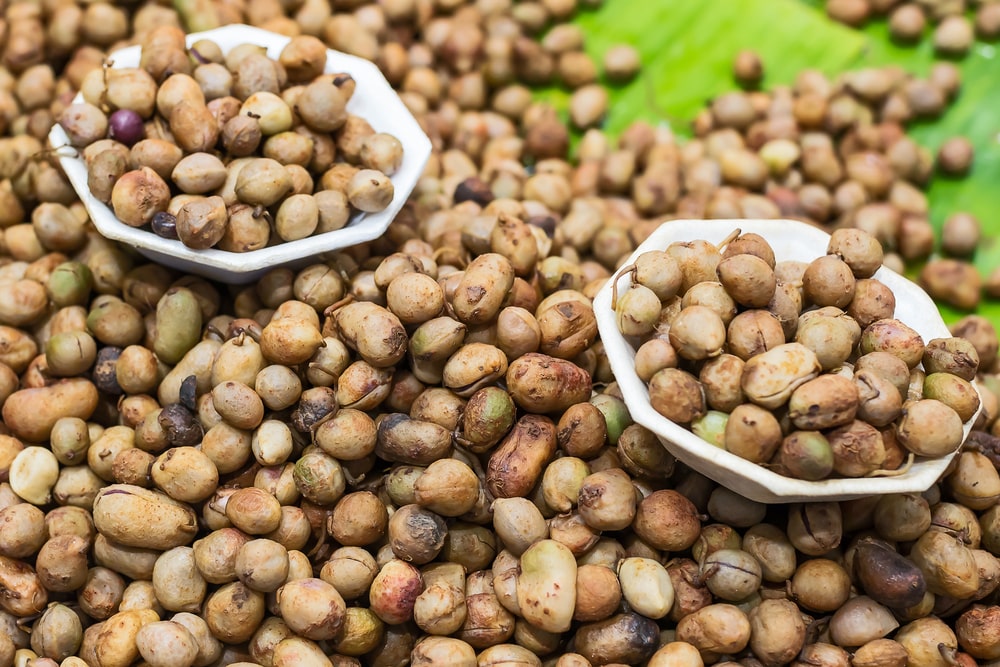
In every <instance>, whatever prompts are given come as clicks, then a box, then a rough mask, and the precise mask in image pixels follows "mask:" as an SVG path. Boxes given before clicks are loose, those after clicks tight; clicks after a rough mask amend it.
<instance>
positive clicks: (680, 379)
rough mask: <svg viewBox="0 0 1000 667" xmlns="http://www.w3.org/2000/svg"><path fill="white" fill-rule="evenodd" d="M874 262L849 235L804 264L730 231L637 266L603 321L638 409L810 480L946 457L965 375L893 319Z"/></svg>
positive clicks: (954, 444)
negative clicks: (626, 352)
mask: <svg viewBox="0 0 1000 667" xmlns="http://www.w3.org/2000/svg"><path fill="white" fill-rule="evenodd" d="M881 264H882V246H881V244H879V243H878V241H877V240H876V239H875V238H874V237H872V236H871V235H869V234H868V233H867V232H864V231H861V230H859V229H840V230H837V231H835V232H834V233H833V235H832V236H831V238H830V242H829V245H828V247H827V254H825V255H823V256H822V257H818V258H816V259H815V260H813V261H812V262H808V263H805V262H793V261H788V260H785V261H777V262H776V261H775V256H774V252H773V249H772V248H771V247H770V245H769V244H768V242H767V241H766V240H765V239H763V238H762V237H760V236H758V235H756V234H741V233H740V231H739V230H735V231H734V232H733V233H732V234H730V236H729V237H728V238H727V239H725V240H724V241H723V242H722V243H721V244H720V245H719V246H715V245H713V244H711V243H708V242H706V241H702V240H695V241H689V242H675V243H673V244H671V245H670V246H669V247H668V248H666V250H665V251H657V250H654V251H650V252H647V253H644V254H642V255H640V256H639V257H638V258H637V259H636V261H635V263H634V264H632V265H630V266H628V267H625V268H624V269H623V270H622V272H621V273H620V274H619V277H621V276H622V275H628V276H629V277H630V278H631V283H632V284H631V285H630V286H629V288H628V289H627V290H625V291H624V292H621V293H620V294H616V296H615V299H614V303H613V307H614V309H615V314H616V318H617V322H618V328H619V330H620V331H621V333H622V334H623V335H624V336H625V337H626V339H627V340H628V341H629V342H630V343H632V344H633V346H634V348H635V350H636V355H635V369H636V373H637V374H638V375H639V377H640V378H641V379H642V380H643V381H644V382H646V383H647V387H648V390H649V400H650V404H651V405H652V407H653V408H654V409H655V410H656V411H657V412H658V413H660V414H661V415H663V416H664V417H666V418H667V419H670V420H671V421H674V422H676V423H678V424H681V425H683V426H685V427H687V428H690V429H691V430H692V431H693V432H694V433H695V434H696V435H698V436H699V437H701V438H702V439H703V440H705V441H706V442H707V443H710V444H711V445H714V446H716V447H720V448H722V449H725V450H727V451H728V452H730V453H732V454H734V455H736V456H739V457H741V458H744V459H746V460H748V461H752V462H754V463H758V464H760V465H762V466H765V467H767V468H769V469H771V470H773V471H775V472H778V473H779V474H782V475H785V476H788V477H794V478H798V479H804V480H809V481H817V480H821V479H825V478H827V477H830V476H838V477H864V476H877V475H895V474H901V473H902V472H905V470H906V469H908V467H909V465H910V464H911V463H912V461H913V460H914V458H915V457H917V456H922V457H940V456H945V455H947V454H950V453H952V452H954V451H955V450H956V449H957V448H958V447H959V445H960V444H961V442H962V436H963V425H964V422H966V421H968V420H969V419H971V418H972V417H973V415H975V413H976V411H977V410H978V409H979V400H980V399H979V394H978V392H977V391H976V389H975V387H974V386H973V384H972V379H973V378H974V377H975V368H974V366H977V365H978V364H977V363H974V362H973V360H974V359H975V358H976V357H975V355H973V354H971V353H970V351H969V349H968V348H970V347H971V345H970V344H967V343H966V342H965V341H963V340H962V339H957V338H947V339H935V340H932V341H924V340H923V339H922V338H921V336H920V335H919V334H918V333H917V332H916V331H914V330H913V329H912V328H910V327H909V326H907V325H906V324H905V323H904V322H901V321H899V320H897V319H895V317H894V316H895V303H896V302H895V297H894V295H893V293H892V290H891V289H889V287H888V286H886V285H885V284H884V283H882V282H881V281H880V280H879V279H878V278H876V277H875V275H876V272H877V271H878V269H879V267H880V266H881ZM970 364H972V366H973V367H970Z"/></svg>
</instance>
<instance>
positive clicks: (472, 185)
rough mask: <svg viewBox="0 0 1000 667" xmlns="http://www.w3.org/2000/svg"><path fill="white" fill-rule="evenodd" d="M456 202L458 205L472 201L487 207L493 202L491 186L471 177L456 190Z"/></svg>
mask: <svg viewBox="0 0 1000 667" xmlns="http://www.w3.org/2000/svg"><path fill="white" fill-rule="evenodd" d="M454 200H455V203H456V204H461V203H462V202H464V201H472V202H475V203H477V204H479V205H480V206H486V205H487V204H489V203H490V202H491V201H493V191H492V190H490V186H489V185H487V184H486V183H484V182H483V181H481V180H480V179H478V178H476V177H475V176H470V177H469V178H467V179H465V180H464V181H462V182H461V183H459V184H458V186H457V187H456V188H455V196H454Z"/></svg>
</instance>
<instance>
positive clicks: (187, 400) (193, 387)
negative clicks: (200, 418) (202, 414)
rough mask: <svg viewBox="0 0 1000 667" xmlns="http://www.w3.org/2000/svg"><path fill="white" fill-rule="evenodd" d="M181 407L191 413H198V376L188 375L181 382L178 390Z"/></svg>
mask: <svg viewBox="0 0 1000 667" xmlns="http://www.w3.org/2000/svg"><path fill="white" fill-rule="evenodd" d="M180 399H181V405H183V406H184V407H185V408H187V409H188V410H190V411H191V412H197V411H198V376H197V375H188V376H187V377H186V378H184V381H183V382H181V390H180Z"/></svg>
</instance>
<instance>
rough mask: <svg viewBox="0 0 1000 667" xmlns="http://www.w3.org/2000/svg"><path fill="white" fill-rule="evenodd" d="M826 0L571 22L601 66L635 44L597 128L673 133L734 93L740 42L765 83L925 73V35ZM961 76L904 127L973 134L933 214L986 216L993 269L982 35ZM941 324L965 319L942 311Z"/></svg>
mask: <svg viewBox="0 0 1000 667" xmlns="http://www.w3.org/2000/svg"><path fill="white" fill-rule="evenodd" d="M822 5H823V2H822V0H708V1H703V2H692V1H691V0H657V1H656V2H648V1H647V0H611V1H608V2H605V3H604V5H603V6H602V7H601V8H600V9H598V10H596V11H590V12H582V13H580V14H579V15H578V16H577V18H576V19H575V22H576V23H577V25H579V26H580V27H581V28H583V30H584V32H585V33H586V35H587V45H586V49H587V52H588V53H589V54H590V56H591V57H592V58H593V59H594V61H595V62H597V63H600V62H601V59H602V57H603V55H604V52H605V51H606V50H607V49H608V48H610V47H611V46H613V45H615V44H623V43H625V44H631V45H633V46H635V47H636V48H637V49H639V51H640V53H641V55H642V62H643V69H642V72H641V73H640V75H639V77H638V78H637V79H636V80H635V81H633V82H631V83H630V84H628V85H625V86H619V87H612V89H611V90H612V92H611V99H610V109H609V113H608V117H607V120H606V122H605V125H604V130H605V131H607V132H609V133H610V134H611V135H616V134H618V133H619V132H621V131H622V130H623V129H624V128H625V127H627V126H628V125H629V124H630V123H631V122H633V121H635V120H647V121H650V122H654V123H655V122H668V123H669V124H670V125H671V126H672V127H673V128H674V130H675V131H676V132H677V133H678V134H682V135H686V134H689V130H688V123H689V122H690V120H691V119H692V118H693V117H694V116H695V114H696V113H697V112H698V111H699V110H700V109H701V108H702V107H703V106H704V104H705V102H706V101H707V100H709V99H711V98H712V97H715V96H717V95H719V94H721V93H723V92H726V91H728V90H733V89H735V84H734V82H733V80H732V75H731V70H730V67H731V63H732V60H733V58H734V56H735V55H736V53H738V52H739V51H740V50H741V49H744V48H750V49H753V50H755V51H756V52H757V53H758V54H760V56H761V58H762V60H763V62H764V67H765V80H764V86H765V87H769V86H774V85H777V84H788V83H791V82H792V81H793V80H794V78H795V76H796V74H798V72H800V71H801V70H803V69H807V68H814V69H819V70H821V71H823V72H825V73H827V74H836V73H839V72H843V71H847V70H851V69H856V68H859V67H866V66H878V65H888V64H894V65H900V66H902V67H904V68H906V69H907V70H909V71H911V72H914V73H916V74H920V75H923V74H926V73H927V72H928V71H929V69H930V67H931V65H932V64H933V63H934V62H935V57H934V52H933V47H932V45H931V43H930V39H929V36H930V35H929V34H928V39H926V40H924V41H922V42H921V43H920V44H919V45H917V46H915V47H906V46H898V45H896V44H893V43H892V41H891V40H890V39H889V36H888V29H887V26H886V23H885V21H884V20H882V19H877V20H875V21H873V22H871V23H870V24H869V25H868V26H866V27H865V28H864V29H863V30H860V31H859V30H853V29H851V28H848V27H846V26H842V25H840V24H837V23H835V22H833V21H831V20H829V19H828V18H826V16H825V15H824V13H823V10H822ZM957 64H958V65H959V66H960V69H961V72H962V78H963V85H962V90H961V93H960V95H959V98H958V100H957V102H956V103H955V104H954V105H953V106H952V107H951V108H950V109H949V110H948V112H947V113H946V114H945V115H944V116H943V117H942V118H941V119H939V120H938V121H936V122H933V123H923V124H920V125H917V126H914V127H912V128H910V133H911V135H912V136H913V137H914V138H915V139H916V140H917V141H918V142H920V143H921V144H922V145H924V146H926V147H927V148H929V149H931V150H933V151H936V150H937V148H938V146H940V145H941V143H942V142H944V141H945V140H946V139H948V138H949V137H953V136H956V135H962V136H966V137H968V138H969V139H970V140H971V141H972V143H973V145H974V146H975V147H976V158H975V162H974V165H973V170H972V173H971V175H970V176H969V177H968V178H965V179H961V180H955V179H946V178H935V179H934V181H933V183H932V184H931V186H930V188H929V190H928V196H929V200H930V204H931V219H932V222H933V223H934V225H935V227H936V228H937V229H938V230H940V227H941V224H942V223H943V222H944V220H945V218H947V217H948V216H949V215H951V214H952V213H955V212H958V211H967V212H970V213H972V214H974V215H976V216H977V217H978V218H979V219H980V221H981V222H982V223H983V230H984V239H983V243H982V245H981V247H980V249H979V250H978V252H977V253H976V257H975V264H976V266H977V267H978V268H979V270H980V272H981V273H982V274H983V275H984V276H986V275H988V274H989V272H990V271H992V270H993V269H994V268H995V267H997V266H1000V241H998V237H1000V217H997V216H995V215H993V213H994V210H995V209H996V208H997V204H998V203H1000V112H998V111H997V110H998V109H1000V86H998V85H997V81H998V78H997V73H998V72H1000V63H998V62H997V57H996V54H995V52H994V47H993V46H991V45H988V44H984V43H981V42H980V43H977V44H976V46H975V48H974V50H973V52H972V53H971V54H970V55H969V56H968V57H967V58H965V59H963V60H962V61H960V62H958V63H957ZM538 97H539V98H540V99H543V100H548V101H550V102H551V103H553V104H554V105H555V106H556V107H557V108H559V109H561V110H563V111H565V109H566V106H567V104H568V101H569V93H568V92H567V91H566V90H563V89H560V88H555V87H553V88H547V89H544V90H540V91H538ZM979 312H980V314H982V315H985V316H986V317H988V318H990V319H991V320H992V321H994V322H995V323H997V324H998V325H1000V303H998V302H995V301H988V302H984V303H983V304H982V305H981V306H980V308H979ZM942 313H943V314H944V316H945V319H946V320H947V321H954V320H955V319H958V318H959V317H961V316H962V315H963V313H959V312H957V311H955V310H953V309H950V308H947V307H942Z"/></svg>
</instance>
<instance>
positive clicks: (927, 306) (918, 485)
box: [594, 220, 979, 503]
mask: <svg viewBox="0 0 1000 667" xmlns="http://www.w3.org/2000/svg"><path fill="white" fill-rule="evenodd" d="M734 229H740V230H742V231H743V232H754V233H756V234H760V235H761V236H762V237H764V238H765V239H767V241H768V242H769V243H770V244H771V247H772V248H773V249H774V255H775V258H776V259H777V260H778V261H782V260H801V261H806V262H808V261H812V260H813V259H816V258H817V257H820V256H822V255H825V254H826V249H827V245H828V243H829V240H830V236H829V234H827V233H826V232H824V231H822V230H821V229H817V228H816V227H813V226H811V225H807V224H805V223H802V222H795V221H792V220H673V221H670V222H666V223H664V224H663V225H661V226H660V227H659V228H658V229H657V230H656V231H655V232H653V233H652V234H651V235H650V236H649V238H648V239H646V241H645V242H643V244H642V245H640V246H639V247H638V248H636V250H635V252H634V253H633V254H632V256H631V257H630V258H629V260H628V261H627V262H625V264H626V265H627V264H631V263H632V262H634V261H635V259H636V257H638V256H639V255H641V254H642V253H644V252H646V251H648V250H664V249H666V247H667V246H668V245H670V244H671V243H673V242H674V241H693V240H695V239H704V240H706V241H710V242H712V243H719V242H721V241H722V240H723V239H725V238H726V237H727V236H728V235H729V234H730V232H732V231H733V230H734ZM875 278H877V279H879V280H881V281H882V282H883V283H885V284H886V285H887V286H888V287H889V288H890V289H891V290H892V291H893V293H894V294H895V295H896V315H895V316H896V318H897V319H899V320H901V321H902V322H905V323H906V324H907V325H909V326H911V327H912V328H913V329H915V330H916V331H917V332H918V333H919V334H920V335H921V337H923V339H924V342H925V343H926V342H927V341H929V340H931V339H933V338H945V337H948V336H950V335H951V334H950V333H949V331H948V327H947V326H946V325H945V323H944V321H943V320H942V319H941V316H940V315H939V314H938V309H937V307H936V306H935V305H934V302H933V301H932V300H931V298H930V297H929V296H927V294H926V293H925V292H924V291H923V290H922V289H920V288H919V287H918V286H917V285H916V284H914V283H913V282H911V281H909V280H907V279H906V278H904V277H903V276H901V275H899V274H898V273H895V272H893V271H891V270H889V269H887V268H885V267H882V268H880V269H879V270H878V272H877V273H876V274H875ZM629 285H630V281H629V280H628V279H626V278H624V277H623V278H622V279H621V280H619V281H617V289H618V291H619V294H622V293H624V291H625V290H627V289H628V287H629ZM612 289H614V286H613V284H612V281H608V283H607V285H605V287H604V288H603V289H601V291H600V292H599V293H598V295H597V297H596V298H595V299H594V312H595V314H596V316H597V323H598V327H599V328H600V332H601V340H602V341H604V347H605V350H606V352H607V355H608V361H609V362H610V364H611V370H612V371H613V372H614V376H615V379H616V380H617V381H618V385H619V387H620V388H621V392H622V396H623V397H624V399H625V403H626V404H627V405H628V408H629V411H630V412H631V413H632V418H633V419H634V420H635V421H636V422H637V423H639V424H642V425H643V426H645V427H646V428H648V429H649V430H650V431H652V432H653V433H655V434H656V435H657V437H659V439H660V441H661V442H662V443H663V445H664V446H665V447H666V448H667V450H668V451H669V452H670V453H671V454H673V455H674V456H676V457H677V458H678V459H679V460H680V461H682V462H684V463H685V464H687V465H688V466H689V467H691V468H692V469H694V470H696V471H698V472H700V473H701V474H703V475H705V476H706V477H710V478H711V479H713V480H715V481H716V482H718V483H719V484H722V485H723V486H726V487H728V488H729V489H731V490H733V491H735V492H737V493H739V494H741V495H743V496H745V497H747V498H750V499H752V500H756V501H759V502H764V503H788V502H808V501H821V500H850V499H853V498H860V497H863V496H870V495H876V494H886V493H906V492H918V493H919V492H922V491H925V490H927V489H928V488H929V487H930V486H931V485H932V484H934V482H935V481H937V479H938V477H940V476H941V473H943V472H944V470H945V468H947V467H948V463H949V461H951V459H952V458H953V457H954V456H955V454H951V455H949V456H945V457H942V458H939V459H922V458H917V460H916V462H915V463H914V464H913V467H912V468H910V470H909V471H908V472H906V473H905V474H901V475H899V476H898V477H869V478H857V479H847V478H844V479H839V478H838V479H826V480H821V481H818V482H809V481H805V480H800V479H792V478H789V477H784V476H782V475H778V474H777V473H774V472H772V471H770V470H768V469H767V468H764V467H763V466H759V465H757V464H755V463H751V462H750V461H747V460H746V459H742V458H740V457H738V456H736V455H735V454H730V453H729V452H727V451H725V450H724V449H721V448H719V447H715V446H713V445H710V444H709V443H707V442H705V441H704V440H702V439H701V438H699V437H698V436H696V435H695V434H694V433H692V432H691V431H689V430H688V429H686V428H684V427H682V426H680V425H678V424H676V423H674V422H672V421H670V420H669V419H667V418H666V417H664V416H663V415H661V414H660V413H658V412H657V411H656V410H654V409H653V407H652V405H651V404H650V402H649V392H648V390H647V387H646V383H645V382H643V381H642V380H641V379H639V376H638V375H636V373H635V350H633V349H632V347H631V345H630V344H629V343H628V342H627V341H626V340H625V338H624V337H623V336H622V335H621V333H620V332H619V330H618V325H617V323H616V321H615V313H614V311H613V310H612V308H611V295H612V292H611V290H612ZM978 416H979V412H978V411H977V412H976V414H975V415H974V416H973V417H972V419H970V420H969V421H968V422H967V423H966V424H965V436H966V437H968V435H969V431H970V429H971V428H972V424H973V422H975V420H976V418H977V417H978Z"/></svg>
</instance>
